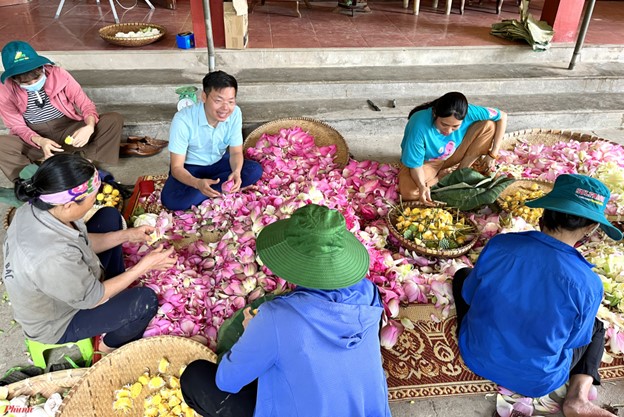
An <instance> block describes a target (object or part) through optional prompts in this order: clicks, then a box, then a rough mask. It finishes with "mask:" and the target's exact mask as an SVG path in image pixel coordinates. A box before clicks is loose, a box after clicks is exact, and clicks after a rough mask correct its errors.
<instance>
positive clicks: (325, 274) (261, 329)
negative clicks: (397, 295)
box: [180, 204, 390, 417]
mask: <svg viewBox="0 0 624 417" xmlns="http://www.w3.org/2000/svg"><path fill="white" fill-rule="evenodd" d="M256 250H257V252H258V256H259V257H260V259H261V260H262V262H263V264H264V265H265V266H266V267H267V268H269V269H270V270H271V271H272V272H273V273H274V274H276V275H278V276H280V277H282V278H284V279H285V280H287V281H288V282H291V283H293V284H296V285H297V288H296V289H295V290H294V291H292V292H290V293H289V294H286V295H283V296H279V297H275V298H274V299H273V300H271V301H267V302H266V303H264V304H262V305H261V306H260V307H259V308H258V313H257V315H255V316H254V317H253V318H251V317H250V316H249V313H248V311H245V321H244V322H243V327H245V331H244V333H243V335H242V336H241V338H240V339H239V340H238V341H237V342H236V344H235V345H234V346H233V347H232V349H231V350H230V351H228V352H226V353H225V354H224V355H223V357H222V359H221V362H220V363H219V366H218V368H217V367H216V366H215V365H214V364H212V363H210V362H207V361H201V360H200V361H195V362H192V363H191V364H189V366H188V367H187V368H186V369H185V371H184V373H183V374H182V377H181V378H180V385H181V388H182V394H183V396H184V399H185V401H186V403H187V404H188V405H189V406H190V407H191V408H193V409H194V410H195V411H197V412H198V413H199V414H200V415H202V416H204V417H209V416H210V417H212V416H214V417H216V416H226V415H227V416H237V417H251V416H254V417H286V416H287V417H334V416H335V417H356V416H357V417H364V416H366V417H390V408H389V405H388V386H387V383H386V378H385V376H384V371H383V368H382V364H381V352H380V349H381V347H380V342H379V325H380V319H381V313H382V311H383V306H382V304H381V298H380V296H379V292H378V290H377V288H376V287H375V284H373V283H372V282H371V281H369V280H368V279H366V278H365V277H364V276H365V275H366V273H367V272H368V268H369V256H368V251H367V250H366V248H365V247H364V245H362V244H361V243H360V241H359V240H357V238H356V237H355V236H354V235H353V234H352V233H351V232H349V230H347V228H346V224H345V219H344V217H343V216H342V214H340V213H339V212H338V211H336V210H330V209H328V208H326V207H321V206H317V205H314V204H309V205H306V206H303V207H301V208H299V209H298V210H296V211H295V212H294V213H293V214H292V216H291V217H290V218H289V219H285V220H280V221H278V222H275V223H273V224H271V225H268V226H266V227H265V228H264V229H263V230H262V232H260V234H259V235H258V239H257V240H256Z"/></svg>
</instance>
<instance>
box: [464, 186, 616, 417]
mask: <svg viewBox="0 0 624 417" xmlns="http://www.w3.org/2000/svg"><path fill="white" fill-rule="evenodd" d="M609 197H610V192H609V190H608V189H607V187H605V185H604V184H602V183H601V182H600V181H598V180H596V179H594V178H590V177H587V176H584V175H576V174H574V175H569V174H565V175H560V176H559V177H558V178H557V180H556V181H555V185H554V188H553V190H552V191H551V192H550V193H548V194H547V195H545V196H544V197H541V198H539V199H537V200H534V201H531V202H528V203H526V205H527V206H529V207H540V208H543V209H544V214H543V216H542V218H541V223H540V228H541V231H539V232H538V231H530V232H522V233H508V234H500V235H497V236H495V237H494V238H492V239H491V240H490V241H489V242H488V244H487V245H486V246H485V248H484V249H483V251H482V252H481V254H480V255H479V259H478V261H477V263H476V265H475V267H474V269H472V270H471V269H469V268H465V269H461V270H459V271H458V272H457V273H456V275H455V278H454V280H453V295H454V297H455V305H456V308H457V323H458V341H459V350H460V352H461V355H462V357H463V359H464V362H465V363H466V365H467V366H468V367H469V368H470V369H471V370H472V371H473V372H474V373H476V374H477V375H480V376H482V377H484V378H487V379H490V380H492V381H494V382H496V383H497V384H499V385H501V386H503V387H505V388H507V389H510V390H512V391H515V392H517V393H519V394H523V395H526V396H529V397H540V396H543V395H546V394H548V393H550V392H552V391H554V390H556V389H557V388H559V387H560V386H562V385H563V384H565V383H566V381H569V384H570V385H569V387H568V391H567V392H568V394H567V396H566V399H565V401H564V404H563V413H564V415H565V416H566V417H581V416H592V417H600V416H613V414H611V413H609V412H608V411H605V410H603V409H601V408H600V407H598V406H596V405H594V404H592V403H591V402H590V401H589V399H588V395H589V391H590V389H591V386H592V384H595V385H599V384H600V375H599V374H598V368H599V366H600V361H601V358H602V353H603V350H604V339H605V334H604V333H605V331H604V328H603V325H602V323H601V322H600V321H599V320H598V319H596V313H597V312H598V308H599V306H600V302H601V300H602V296H603V287H602V282H601V280H600V278H599V277H598V275H596V273H594V272H593V271H592V266H593V265H591V264H590V263H589V262H587V261H586V260H585V258H583V256H582V255H581V254H580V253H579V252H578V251H577V250H576V249H575V245H576V244H577V243H578V242H579V241H581V240H583V239H584V237H587V236H589V235H591V234H592V233H594V232H595V231H596V230H597V229H598V228H600V229H602V231H603V232H604V233H605V234H606V235H607V236H609V237H610V238H611V239H613V240H620V239H622V233H621V232H620V231H619V230H618V229H617V228H616V227H614V226H613V225H612V224H611V223H609V221H608V220H607V219H606V217H605V215H604V210H605V207H606V205H607V202H608V201H609Z"/></svg>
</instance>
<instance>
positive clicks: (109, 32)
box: [99, 23, 167, 46]
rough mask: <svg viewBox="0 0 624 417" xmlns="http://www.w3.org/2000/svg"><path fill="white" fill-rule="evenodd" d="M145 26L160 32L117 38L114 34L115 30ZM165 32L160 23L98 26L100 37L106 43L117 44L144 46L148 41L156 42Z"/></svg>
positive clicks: (131, 29)
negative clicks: (138, 36) (137, 36)
mask: <svg viewBox="0 0 624 417" xmlns="http://www.w3.org/2000/svg"><path fill="white" fill-rule="evenodd" d="M147 27H152V28H155V29H158V30H159V31H160V33H159V34H158V35H151V36H143V37H140V38H118V37H116V36H115V34H117V32H124V33H128V32H136V31H139V30H141V29H145V28H147ZM166 33H167V29H165V27H164V26H161V25H155V24H153V23H117V24H115V25H108V26H104V27H103V28H100V30H99V34H100V38H102V39H104V40H105V41H106V42H108V43H112V44H113V45H119V46H145V45H149V44H150V43H153V42H156V41H157V40H159V39H160V38H162V37H163V36H165V34H166Z"/></svg>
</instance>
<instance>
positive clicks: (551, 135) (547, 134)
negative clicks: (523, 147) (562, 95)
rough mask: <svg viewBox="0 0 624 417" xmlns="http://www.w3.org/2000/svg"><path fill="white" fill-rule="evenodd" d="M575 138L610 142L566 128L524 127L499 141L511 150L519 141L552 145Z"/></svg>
mask: <svg viewBox="0 0 624 417" xmlns="http://www.w3.org/2000/svg"><path fill="white" fill-rule="evenodd" d="M571 140H575V141H578V142H596V141H603V142H609V143H614V142H611V141H609V140H607V139H603V138H601V137H598V136H594V135H589V134H586V133H579V132H570V131H567V130H555V129H525V130H517V131H515V132H509V133H506V134H505V136H503V140H502V141H501V149H505V150H513V148H514V147H515V146H516V145H517V144H519V143H528V144H535V145H537V144H542V145H546V146H552V145H554V144H555V143H557V142H566V141H571Z"/></svg>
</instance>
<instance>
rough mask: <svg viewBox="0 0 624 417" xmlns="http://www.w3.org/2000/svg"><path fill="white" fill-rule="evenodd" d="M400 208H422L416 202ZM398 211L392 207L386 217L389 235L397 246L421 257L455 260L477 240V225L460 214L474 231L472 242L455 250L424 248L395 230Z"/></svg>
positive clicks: (403, 204)
mask: <svg viewBox="0 0 624 417" xmlns="http://www.w3.org/2000/svg"><path fill="white" fill-rule="evenodd" d="M402 206H403V207H402V208H403V209H405V208H407V207H410V208H412V207H424V206H423V205H422V204H421V203H420V202H418V201H409V202H403V203H402ZM438 207H442V205H439V206H438ZM400 209H401V208H400V207H399V206H396V207H393V208H392V209H391V210H390V211H389V212H388V215H387V216H386V223H388V229H389V230H390V233H391V234H392V235H393V236H394V237H395V238H397V240H398V241H399V244H400V245H401V246H403V247H404V248H405V249H409V250H411V251H414V252H417V253H419V254H421V255H427V256H433V257H436V258H457V257H458V256H462V255H465V254H466V253H468V251H469V250H470V249H472V247H473V246H474V245H475V243H477V240H478V237H479V236H478V233H479V229H478V228H477V224H476V223H475V222H473V221H472V220H470V219H469V218H468V217H465V216H463V215H462V214H461V213H460V216H462V217H464V219H465V221H466V223H467V224H469V225H471V226H472V227H473V228H474V230H475V232H474V237H473V238H472V240H470V241H469V242H467V243H466V244H465V245H464V246H460V247H458V248H455V249H436V248H428V247H426V246H421V245H417V244H416V243H415V242H414V241H411V240H408V239H405V238H404V237H403V235H402V234H401V233H400V232H399V230H398V229H397V228H396V223H397V217H398V216H399V215H400Z"/></svg>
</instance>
